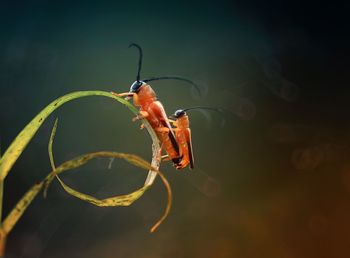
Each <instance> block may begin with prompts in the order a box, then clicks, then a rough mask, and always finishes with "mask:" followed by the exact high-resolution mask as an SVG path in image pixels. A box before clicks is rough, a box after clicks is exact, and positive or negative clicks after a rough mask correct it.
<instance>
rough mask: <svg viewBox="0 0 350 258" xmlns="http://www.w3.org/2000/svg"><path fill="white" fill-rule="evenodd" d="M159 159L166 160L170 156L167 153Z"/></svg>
mask: <svg viewBox="0 0 350 258" xmlns="http://www.w3.org/2000/svg"><path fill="white" fill-rule="evenodd" d="M161 159H162V161H168V160H170V157H169V155H163V156H162V157H161Z"/></svg>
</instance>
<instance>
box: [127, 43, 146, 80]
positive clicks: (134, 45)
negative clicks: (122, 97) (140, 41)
mask: <svg viewBox="0 0 350 258" xmlns="http://www.w3.org/2000/svg"><path fill="white" fill-rule="evenodd" d="M130 47H136V48H137V49H138V50H139V52H140V57H139V68H138V70H137V77H136V81H137V82H140V73H141V67H142V56H143V54H142V48H141V47H140V46H139V45H137V44H135V43H131V44H130V45H129V48H130Z"/></svg>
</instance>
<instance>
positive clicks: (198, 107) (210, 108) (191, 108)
mask: <svg viewBox="0 0 350 258" xmlns="http://www.w3.org/2000/svg"><path fill="white" fill-rule="evenodd" d="M193 109H208V110H212V111H216V112H220V113H222V112H224V110H223V109H221V108H213V107H205V106H197V107H190V108H185V109H183V111H184V112H186V111H188V110H193Z"/></svg>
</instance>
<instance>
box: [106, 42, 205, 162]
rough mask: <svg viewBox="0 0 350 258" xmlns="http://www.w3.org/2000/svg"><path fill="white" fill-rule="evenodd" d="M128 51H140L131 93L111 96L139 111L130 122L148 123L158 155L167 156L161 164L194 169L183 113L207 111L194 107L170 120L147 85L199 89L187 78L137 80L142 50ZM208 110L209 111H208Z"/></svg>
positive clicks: (190, 141) (185, 115)
mask: <svg viewBox="0 0 350 258" xmlns="http://www.w3.org/2000/svg"><path fill="white" fill-rule="evenodd" d="M129 47H136V48H137V49H138V50H139V54H140V55H139V64H138V71H137V77H136V81H135V82H134V83H133V84H132V85H131V87H130V91H129V92H125V93H120V94H118V93H114V92H112V93H113V94H115V95H116V96H119V97H125V98H126V99H130V98H133V102H134V105H135V106H137V107H139V109H140V113H139V115H138V116H137V117H135V118H134V119H133V121H136V120H139V119H143V118H145V119H147V121H148V122H149V123H150V125H151V126H152V128H153V129H154V131H155V133H156V135H157V137H158V139H159V141H160V144H161V152H162V151H163V150H164V151H165V152H166V153H167V155H165V156H162V159H163V160H171V161H172V162H173V164H174V166H175V167H176V169H183V168H185V167H187V166H188V165H189V166H190V168H191V169H193V168H194V158H193V148H192V140H191V130H190V128H189V118H188V116H187V114H186V111H188V110H191V109H201V108H207V107H194V108H188V109H179V110H177V111H176V112H175V113H174V114H173V115H172V118H174V119H169V118H168V116H167V114H166V112H165V110H164V107H163V105H162V103H161V102H160V101H158V100H157V96H156V93H155V92H154V90H153V89H152V88H151V86H150V85H149V84H148V82H150V81H155V80H163V79H174V80H182V81H185V82H188V83H191V84H192V85H194V86H195V87H196V89H197V90H198V91H199V88H198V86H197V85H196V84H195V83H194V82H192V81H191V80H188V79H186V78H182V77H178V76H166V77H154V78H149V79H143V80H140V72H141V67H142V56H143V54H142V49H141V47H140V46H139V45H137V44H134V43H133V44H131V45H130V46H129ZM209 109H210V108H209Z"/></svg>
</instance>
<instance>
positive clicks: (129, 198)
mask: <svg viewBox="0 0 350 258" xmlns="http://www.w3.org/2000/svg"><path fill="white" fill-rule="evenodd" d="M57 122H58V119H56V120H55V124H54V126H53V128H52V131H51V136H50V140H49V144H48V152H49V158H50V163H51V167H52V169H53V171H52V172H51V173H50V174H49V175H48V177H47V180H46V185H45V190H44V195H45V194H46V192H47V188H48V186H49V184H50V182H51V181H52V179H53V178H54V176H56V178H57V180H58V181H59V182H60V184H61V186H62V187H63V189H64V190H65V191H66V192H67V193H68V194H70V195H73V196H74V197H76V198H78V199H80V200H83V201H87V202H89V203H91V204H93V205H96V206H99V207H111V206H129V205H131V204H132V203H133V202H134V201H136V200H137V199H139V198H140V197H141V196H142V195H143V194H144V192H145V191H146V190H147V189H148V188H149V187H150V186H151V185H146V184H145V185H144V186H143V187H141V188H140V189H138V190H136V191H134V192H132V193H129V194H125V195H118V196H113V197H109V198H105V199H97V198H95V197H93V196H91V195H88V194H85V193H81V192H79V191H77V190H75V189H73V188H71V187H70V186H68V185H67V184H65V183H64V182H63V181H62V180H61V179H60V178H59V176H58V174H59V173H62V172H63V171H65V170H67V169H70V168H76V167H77V166H79V164H81V165H83V164H85V163H86V162H88V161H89V160H91V159H93V158H97V157H109V158H122V159H124V160H126V161H127V162H129V163H131V164H133V165H135V166H137V167H140V168H143V169H146V170H150V171H153V172H155V173H157V174H159V175H160V178H161V179H162V182H163V183H164V185H165V188H166V190H167V192H168V203H167V206H166V209H165V212H164V214H163V216H162V217H161V219H160V220H159V221H158V222H157V223H156V224H155V225H154V226H153V227H152V228H151V232H154V231H155V230H156V228H158V226H159V225H160V224H161V223H162V222H163V221H164V220H165V218H166V217H167V215H168V214H169V211H170V207H171V200H172V198H171V195H172V193H171V188H170V185H169V182H168V181H167V179H166V178H165V177H164V175H163V174H162V173H161V172H160V171H158V169H156V168H154V167H152V165H151V164H149V163H148V162H147V161H145V160H143V159H142V158H140V157H138V156H136V155H133V154H126V153H117V152H95V153H89V154H85V155H83V156H80V157H78V158H76V159H74V160H71V161H69V162H68V163H67V162H65V163H64V164H62V165H61V166H60V167H62V166H64V170H62V171H61V170H60V167H58V168H56V167H55V161H54V157H53V151H52V145H53V141H54V138H55V134H56V129H57Z"/></svg>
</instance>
